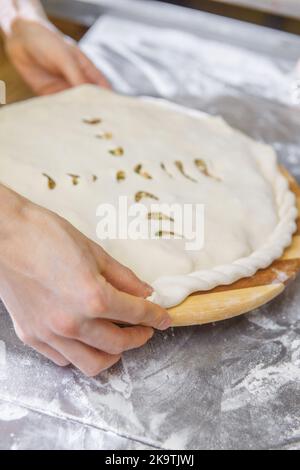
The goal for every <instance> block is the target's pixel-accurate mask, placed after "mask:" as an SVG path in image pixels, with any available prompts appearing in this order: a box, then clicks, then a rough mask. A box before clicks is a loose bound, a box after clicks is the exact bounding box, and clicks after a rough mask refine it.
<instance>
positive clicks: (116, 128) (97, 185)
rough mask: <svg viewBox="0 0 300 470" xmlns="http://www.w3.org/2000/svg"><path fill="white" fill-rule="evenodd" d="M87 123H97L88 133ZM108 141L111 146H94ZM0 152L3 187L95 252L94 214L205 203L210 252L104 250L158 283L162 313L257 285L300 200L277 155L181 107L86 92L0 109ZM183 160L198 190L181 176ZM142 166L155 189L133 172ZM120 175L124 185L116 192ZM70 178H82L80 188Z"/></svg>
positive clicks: (120, 245) (127, 244)
mask: <svg viewBox="0 0 300 470" xmlns="http://www.w3.org/2000/svg"><path fill="white" fill-rule="evenodd" d="M89 117H91V118H96V117H99V118H101V120H102V121H101V123H97V124H87V123H84V122H83V119H84V118H89ZM104 131H106V132H111V133H112V134H113V138H112V139H111V140H106V139H99V138H96V137H95V136H96V134H99V133H101V132H104ZM118 147H122V148H123V149H124V155H123V156H119V157H118V156H112V155H111V154H110V153H109V150H111V149H114V148H118ZM0 152H1V159H0V181H1V182H2V183H3V184H6V185H7V186H9V187H10V188H12V189H14V190H15V191H17V192H18V193H20V194H22V195H23V196H25V197H27V198H29V199H30V200H32V201H34V202H35V203H37V204H39V205H41V206H44V207H47V208H49V209H51V210H53V211H55V212H57V213H58V214H60V215H61V216H63V217H65V218H66V219H67V220H69V221H70V222H71V223H72V224H73V225H74V226H75V227H77V228H78V229H79V230H81V231H82V232H83V233H84V234H85V235H87V236H88V237H89V238H91V239H92V240H94V241H95V242H98V243H100V241H99V240H98V239H97V236H96V226H97V223H98V221H99V219H98V218H97V217H96V208H97V206H98V205H99V204H100V203H104V202H111V203H114V204H116V202H117V200H118V197H119V196H121V195H127V196H128V198H129V200H130V201H131V202H132V203H133V202H134V195H135V193H136V192H138V191H147V192H149V193H151V194H154V195H156V196H157V197H159V200H160V202H167V203H172V202H179V203H203V204H204V205H205V245H204V248H203V249H202V250H200V251H189V252H187V251H186V250H185V249H184V241H183V240H163V239H162V240H136V241H133V240H131V241H130V240H110V241H108V240H106V241H102V242H101V245H102V246H103V247H104V248H105V249H106V250H107V251H108V252H109V253H110V254H111V255H112V256H114V257H115V258H117V259H118V260H119V261H120V262H122V263H123V264H125V265H127V266H129V267H130V268H132V269H133V270H134V271H135V272H136V274H137V275H138V276H140V277H141V278H142V279H143V280H145V281H148V282H151V283H152V284H153V286H154V287H155V294H154V296H153V298H152V299H153V300H154V301H156V302H158V303H161V304H162V305H164V306H172V305H175V304H176V303H179V302H180V301H181V300H183V299H184V298H185V297H186V296H187V295H189V294H190V293H191V292H193V291H196V290H200V289H201V290H207V289H210V288H212V287H214V286H215V285H217V284H227V283H231V282H233V281H235V280H236V279H238V278H241V277H244V276H249V275H252V274H253V273H254V272H255V271H256V270H257V269H259V268H260V267H263V266H266V265H268V264H270V263H271V262H272V261H273V260H274V259H275V258H277V257H278V256H280V255H281V253H282V251H283V249H284V247H285V246H287V245H288V244H289V243H290V241H291V235H292V233H293V232H294V230H295V218H296V215H297V211H296V209H295V200H294V197H293V196H292V194H291V193H290V192H289V190H288V187H287V183H286V181H285V179H284V178H283V177H282V176H281V174H280V172H279V170H278V168H277V162H276V156H275V154H274V152H273V150H272V149H271V148H270V147H268V146H266V145H264V144H261V143H258V142H255V141H253V140H251V139H250V138H248V137H246V136H245V135H243V134H242V133H240V132H238V131H236V130H234V129H232V128H231V127H229V126H228V125H227V124H226V123H225V122H224V121H223V120H222V119H221V118H218V117H211V116H208V115H205V114H202V113H197V112H195V111H191V110H186V109H184V108H179V107H177V106H166V105H165V104H164V103H161V102H157V103H156V102H152V101H151V100H141V99H135V98H128V97H121V96H119V95H117V94H114V93H111V92H108V91H105V90H101V89H99V88H97V87H93V86H89V85H86V86H83V87H79V88H77V89H73V90H71V91H68V92H64V93H60V94H57V95H55V96H51V97H46V98H36V99H33V100H29V101H27V102H23V103H20V104H15V105H11V106H6V107H4V108H3V109H1V111H0ZM195 159H202V160H204V161H205V163H206V164H207V167H208V169H209V171H210V172H211V173H212V174H213V175H214V176H216V177H217V178H212V177H209V176H206V175H204V174H203V173H201V172H200V171H199V170H197V168H196V167H195V165H194V160H195ZM177 160H179V161H181V162H183V164H184V169H185V172H186V173H187V174H190V175H192V176H193V177H194V178H195V179H196V180H197V182H196V183H195V182H193V181H190V180H188V179H187V178H185V177H184V176H183V175H182V174H181V173H180V172H179V171H178V169H177V168H176V167H175V165H174V162H175V161H177ZM161 162H163V163H164V165H165V167H166V168H167V170H168V172H169V173H171V174H172V176H173V177H172V178H171V177H170V176H169V175H168V174H167V173H166V172H165V171H163V170H162V168H161V166H160V164H161ZM137 164H142V165H143V168H144V169H145V170H147V172H148V173H150V174H151V176H152V177H153V179H145V178H143V177H141V176H140V175H138V174H136V173H135V172H134V171H133V168H134V167H135V166H136V165H137ZM120 170H122V171H125V172H126V179H125V180H124V181H120V182H117V181H116V172H117V171H120ZM43 174H47V175H49V176H51V178H53V180H54V181H55V183H56V187H55V189H53V190H51V189H49V187H48V184H47V179H46V178H45V176H43ZM69 174H73V175H80V179H79V183H78V184H77V185H76V186H75V185H73V184H72V180H71V177H70V176H69ZM93 175H96V176H97V177H98V179H97V181H93ZM143 202H144V203H146V204H150V202H153V201H149V202H147V201H146V200H145V201H143ZM241 259H242V261H237V260H241ZM220 266H221V268H220Z"/></svg>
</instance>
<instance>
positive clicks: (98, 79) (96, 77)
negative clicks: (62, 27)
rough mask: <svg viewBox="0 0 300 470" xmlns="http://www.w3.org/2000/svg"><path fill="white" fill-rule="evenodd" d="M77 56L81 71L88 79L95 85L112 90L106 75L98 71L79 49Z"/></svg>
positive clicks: (76, 52) (77, 49)
mask: <svg viewBox="0 0 300 470" xmlns="http://www.w3.org/2000/svg"><path fill="white" fill-rule="evenodd" d="M75 54H76V56H77V59H78V62H79V64H80V67H81V69H82V70H83V72H84V74H85V76H86V78H87V79H88V80H89V81H90V82H91V83H94V84H95V85H99V86H101V87H104V88H111V85H110V83H109V82H108V80H107V79H106V78H105V77H104V75H103V74H102V73H101V72H100V70H98V69H97V67H96V66H95V65H94V64H93V62H92V61H91V60H90V59H89V58H88V57H87V56H86V55H85V54H84V53H83V52H82V51H81V50H80V49H79V48H78V47H77V48H76V51H75Z"/></svg>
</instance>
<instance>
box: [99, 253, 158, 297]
mask: <svg viewBox="0 0 300 470" xmlns="http://www.w3.org/2000/svg"><path fill="white" fill-rule="evenodd" d="M93 245H94V246H93V252H94V253H95V255H96V258H97V262H98V265H99V268H100V272H101V275H102V276H103V277H104V278H105V279H106V280H107V282H109V284H111V285H112V286H114V287H115V288H116V289H118V290H120V291H122V292H126V293H127V294H131V295H135V296H137V297H144V298H146V297H148V296H150V295H151V294H152V292H153V289H152V287H151V286H150V285H149V284H147V283H145V282H143V281H141V280H140V279H139V278H138V277H137V276H136V275H135V274H134V272H133V271H131V269H129V268H127V267H126V266H123V265H122V264H121V263H119V262H118V261H117V260H115V259H114V258H112V257H111V256H110V255H109V254H108V253H106V252H105V251H104V250H103V249H102V248H101V247H100V246H98V245H96V244H93Z"/></svg>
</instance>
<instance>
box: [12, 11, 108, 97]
mask: <svg viewBox="0 0 300 470" xmlns="http://www.w3.org/2000/svg"><path fill="white" fill-rule="evenodd" d="M5 46H6V51H7V53H8V55H9V57H10V59H11V61H12V63H13V65H14V66H15V68H16V69H17V71H18V72H19V73H20V75H21V76H22V78H23V79H24V80H25V82H26V83H27V84H28V85H29V86H30V87H31V88H32V90H33V91H34V92H35V93H37V94H38V95H48V94H51V93H56V92H59V91H62V90H65V89H67V88H70V87H73V86H77V85H81V84H84V83H92V84H96V85H99V86H102V87H106V88H109V87H110V86H109V83H108V82H107V80H106V79H105V78H104V76H103V75H102V74H101V72H100V71H99V70H98V69H97V68H96V67H95V65H94V64H93V63H92V62H91V61H90V60H89V59H88V58H87V56H86V55H85V54H84V53H83V52H82V51H81V50H80V49H79V47H78V46H77V45H76V43H75V42H73V41H72V40H71V39H69V38H66V37H65V36H64V35H63V34H61V33H60V32H59V31H58V30H56V29H55V28H54V27H52V25H51V24H50V23H49V24H48V23H46V22H42V21H41V22H39V21H31V20H28V19H24V18H16V19H15V20H14V21H13V23H12V25H11V29H10V32H9V33H8V34H7V36H6V38H5Z"/></svg>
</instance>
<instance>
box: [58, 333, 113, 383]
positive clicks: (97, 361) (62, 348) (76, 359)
mask: <svg viewBox="0 0 300 470" xmlns="http://www.w3.org/2000/svg"><path fill="white" fill-rule="evenodd" d="M51 345H52V346H53V347H54V348H55V349H57V351H59V352H60V354H61V355H63V356H64V357H66V358H67V359H68V360H69V361H70V362H71V363H72V364H73V365H74V366H75V367H77V368H78V369H79V370H81V372H83V373H84V374H85V375H87V376H88V377H95V376H96V375H98V374H100V372H102V371H104V370H106V369H108V368H109V367H111V366H113V365H114V364H115V363H116V362H118V361H119V360H120V357H121V356H120V355H119V354H118V355H112V354H107V353H105V352H102V351H98V350H97V349H94V348H91V347H90V346H87V345H85V344H83V343H80V342H79V341H76V340H73V339H66V338H60V337H59V336H55V337H54V338H53V340H52V343H51Z"/></svg>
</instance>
